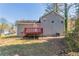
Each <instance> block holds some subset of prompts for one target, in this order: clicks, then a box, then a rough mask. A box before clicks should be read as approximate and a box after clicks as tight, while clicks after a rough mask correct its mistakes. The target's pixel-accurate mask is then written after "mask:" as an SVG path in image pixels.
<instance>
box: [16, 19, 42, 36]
mask: <svg viewBox="0 0 79 59" xmlns="http://www.w3.org/2000/svg"><path fill="white" fill-rule="evenodd" d="M16 26H17V36H23V34H22V32H23V31H24V29H25V28H33V27H41V24H40V23H39V22H38V21H33V20H30V21H29V20H20V21H16Z"/></svg>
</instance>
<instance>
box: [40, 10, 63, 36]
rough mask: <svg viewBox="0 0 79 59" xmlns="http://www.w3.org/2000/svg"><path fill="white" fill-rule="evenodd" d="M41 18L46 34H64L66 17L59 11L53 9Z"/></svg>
mask: <svg viewBox="0 0 79 59" xmlns="http://www.w3.org/2000/svg"><path fill="white" fill-rule="evenodd" d="M39 20H40V23H41V25H42V27H43V35H44V36H54V35H64V23H65V22H64V17H62V16H61V15H59V14H58V13H56V12H53V11H51V12H50V13H48V14H46V15H44V16H42V17H41V18H40V19H39Z"/></svg>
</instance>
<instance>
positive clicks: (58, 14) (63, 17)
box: [40, 11, 64, 19]
mask: <svg viewBox="0 0 79 59" xmlns="http://www.w3.org/2000/svg"><path fill="white" fill-rule="evenodd" d="M52 12H53V13H55V14H56V15H58V16H60V17H61V18H63V19H64V17H63V16H61V15H60V14H58V13H57V12H54V11H51V12H49V13H47V14H45V15H43V16H42V17H40V19H41V18H44V17H46V16H48V15H49V14H51V13H52Z"/></svg>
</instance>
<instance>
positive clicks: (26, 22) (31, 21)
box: [16, 20, 39, 24]
mask: <svg viewBox="0 0 79 59" xmlns="http://www.w3.org/2000/svg"><path fill="white" fill-rule="evenodd" d="M28 23H29V24H33V23H39V21H36V20H18V21H16V24H28Z"/></svg>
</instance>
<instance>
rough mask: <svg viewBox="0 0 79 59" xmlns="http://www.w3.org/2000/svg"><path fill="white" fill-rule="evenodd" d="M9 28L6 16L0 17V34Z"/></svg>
mask: <svg viewBox="0 0 79 59" xmlns="http://www.w3.org/2000/svg"><path fill="white" fill-rule="evenodd" d="M6 28H8V21H7V20H6V19H5V18H1V19H0V36H1V33H3V31H4V30H5V29H6Z"/></svg>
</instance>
